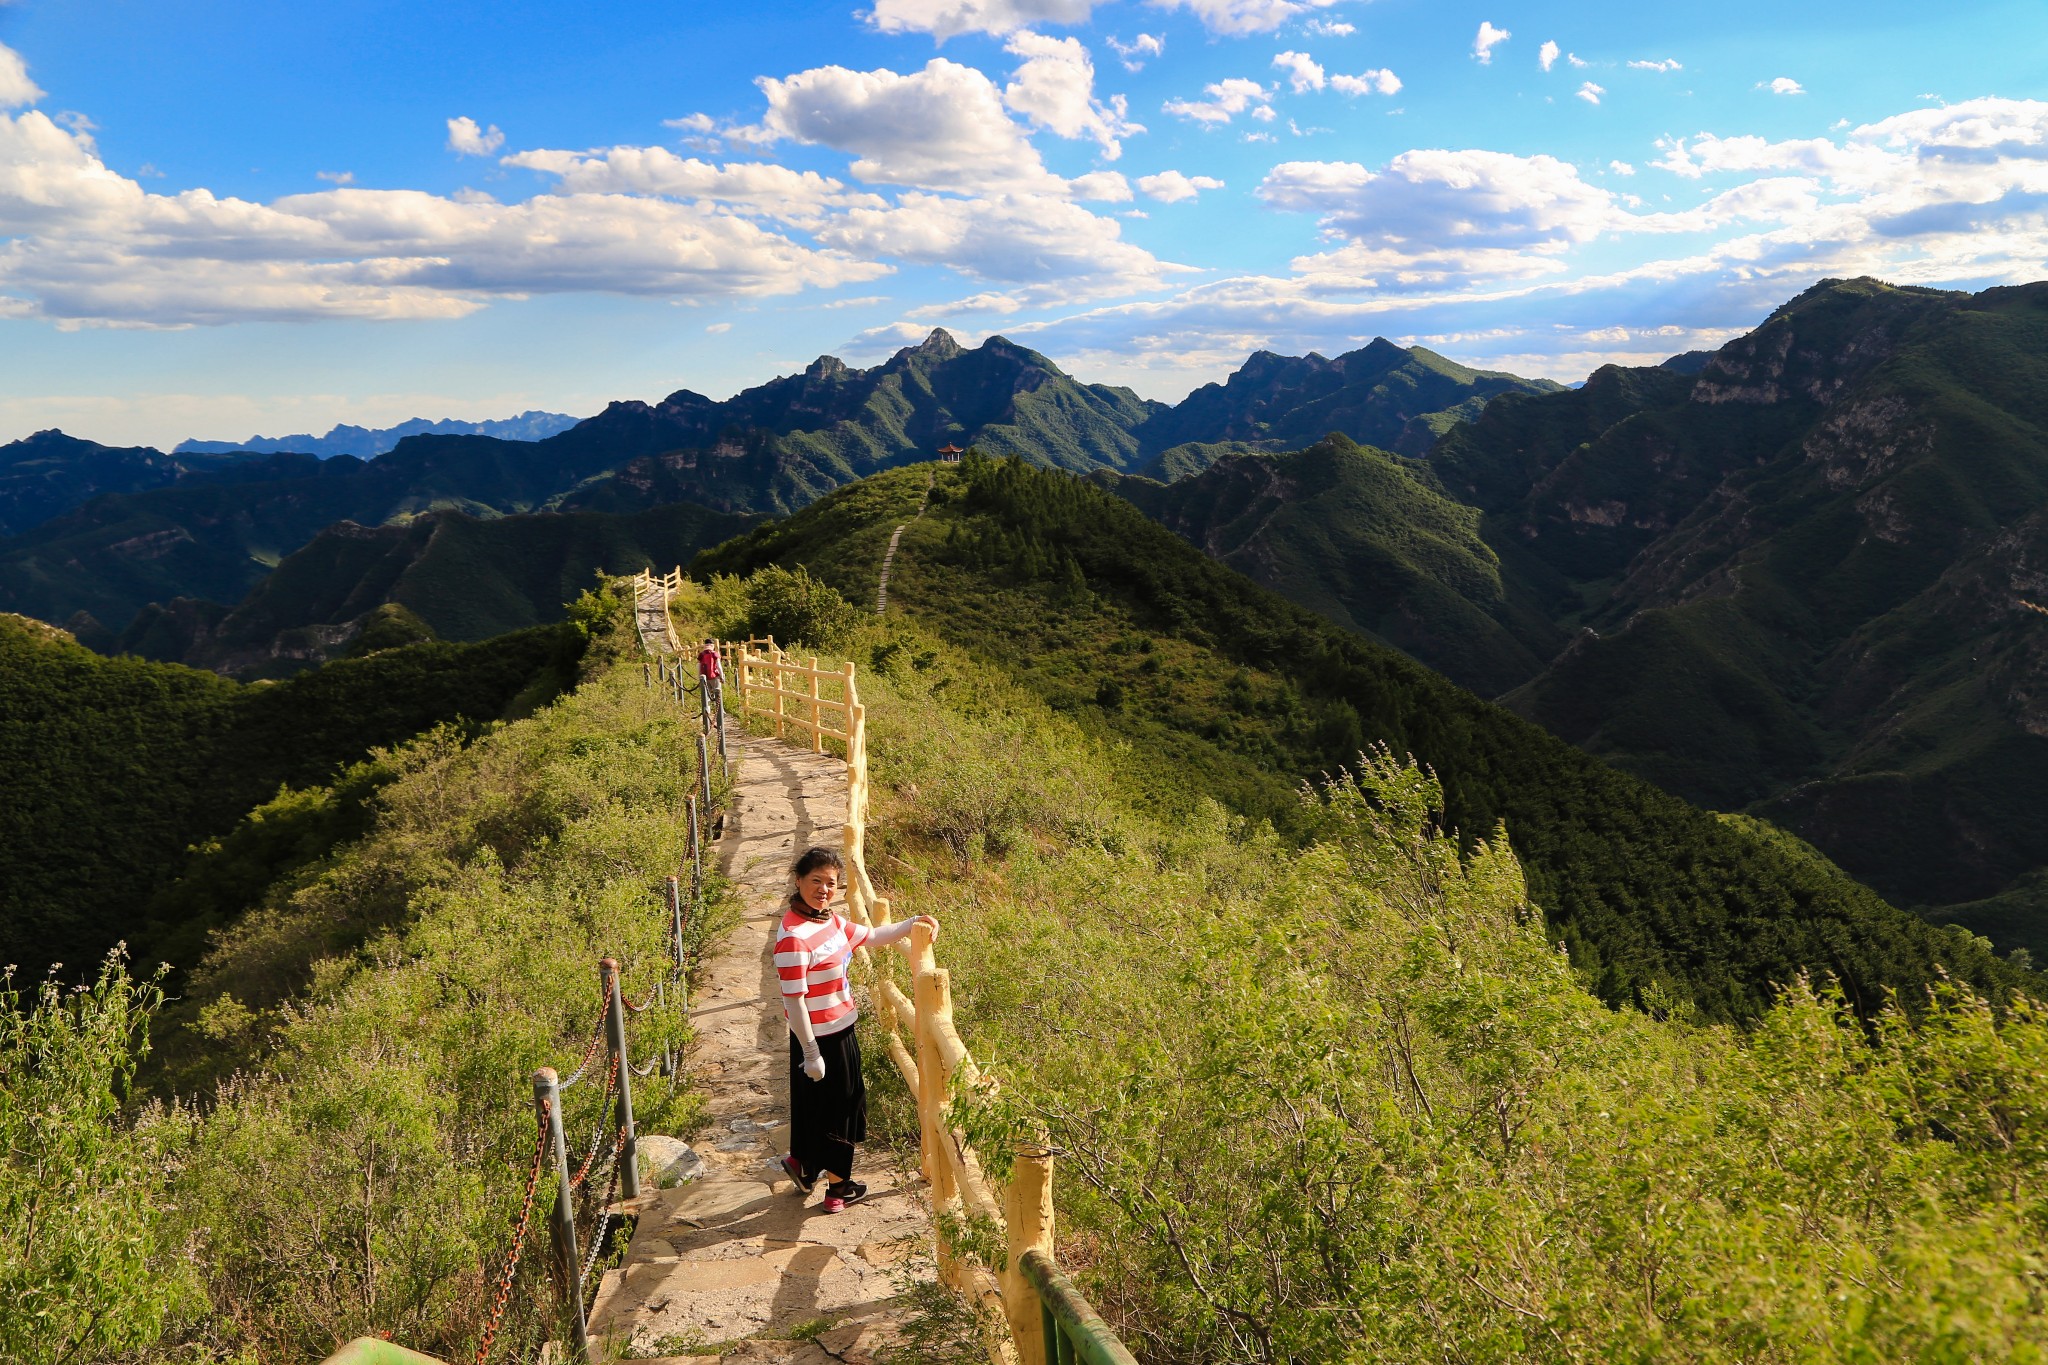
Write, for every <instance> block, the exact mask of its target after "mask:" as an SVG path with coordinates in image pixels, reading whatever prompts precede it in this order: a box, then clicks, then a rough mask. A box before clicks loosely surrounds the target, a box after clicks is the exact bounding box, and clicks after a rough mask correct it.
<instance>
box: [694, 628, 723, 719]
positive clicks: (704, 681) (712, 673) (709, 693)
mask: <svg viewBox="0 0 2048 1365" xmlns="http://www.w3.org/2000/svg"><path fill="white" fill-rule="evenodd" d="M697 685H698V686H700V687H702V688H703V689H704V695H705V696H706V697H708V698H709V699H710V708H709V709H711V710H719V711H722V710H724V709H725V670H724V669H723V668H721V667H719V663H718V641H716V640H706V641H705V642H704V648H702V649H700V650H698V651H697Z"/></svg>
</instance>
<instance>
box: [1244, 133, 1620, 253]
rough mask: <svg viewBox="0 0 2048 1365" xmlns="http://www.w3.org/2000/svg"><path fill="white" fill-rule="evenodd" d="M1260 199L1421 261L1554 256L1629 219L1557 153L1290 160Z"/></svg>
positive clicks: (1445, 153) (1260, 191) (1266, 184)
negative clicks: (1373, 166) (1448, 250)
mask: <svg viewBox="0 0 2048 1365" xmlns="http://www.w3.org/2000/svg"><path fill="white" fill-rule="evenodd" d="M1257 194H1258V197H1259V198H1260V199H1262V200H1264V201H1265V202H1266V203H1267V204H1269V205H1271V206H1272V207H1274V208H1276V209H1284V210H1289V211H1293V212H1305V213H1315V214H1318V215H1319V216H1320V218H1321V222H1322V226H1323V227H1324V228H1325V229H1326V230H1327V231H1330V232H1333V233H1337V234H1339V235H1342V236H1344V237H1347V238H1349V239H1351V240H1352V241H1353V242H1356V243H1361V244H1364V245H1367V246H1370V247H1373V248H1375V249H1383V250H1386V251H1390V252H1394V253H1397V254H1398V253H1403V252H1405V253H1408V254H1410V255H1418V256H1419V255H1423V254H1429V253H1436V252H1438V251H1439V250H1440V249H1441V248H1443V247H1445V246H1451V247H1456V248H1458V249H1461V250H1462V249H1467V248H1484V249H1489V250H1506V251H1509V252H1512V253H1527V252H1536V253H1544V254H1556V253H1559V252H1562V251H1563V250H1564V249H1565V248H1567V247H1569V246H1572V245H1575V244H1578V243H1581V242H1586V241H1590V240H1592V239H1593V238H1594V237H1596V236H1598V235H1599V234H1600V233H1601V232H1603V231H1606V230H1607V229H1609V228H1612V227H1615V226H1617V225H1619V224H1621V223H1622V222H1623V221H1624V216H1623V215H1622V214H1620V212H1619V210H1618V209H1617V208H1616V206H1615V203H1614V199H1613V196H1612V195H1610V194H1609V193H1608V192H1607V191H1606V190H1603V189H1600V188H1599V187H1597V186H1594V185H1589V184H1587V183H1586V182H1585V181H1583V180H1581V179H1580V178H1579V173H1578V170H1577V169H1576V168H1575V167H1573V166H1572V165H1570V164H1569V163H1568V162H1564V161H1560V160H1558V159H1557V158H1556V157H1551V156H1527V157H1525V156H1514V155H1511V154H1509V153H1506V152H1490V151H1412V152H1403V153H1401V154H1400V155H1399V156H1396V157H1395V158H1393V159H1392V160H1391V161H1389V162H1388V163H1387V165H1386V167H1385V169H1383V170H1380V171H1371V170H1368V169H1366V168H1365V167H1364V166H1362V165H1359V164H1358V163H1357V162H1353V161H1289V162H1283V163H1282V164H1280V165H1278V166H1275V167H1274V168H1273V169H1272V170H1271V171H1269V172H1267V174H1266V178H1265V180H1264V181H1263V182H1262V183H1261V184H1260V185H1259V188H1258V190H1257Z"/></svg>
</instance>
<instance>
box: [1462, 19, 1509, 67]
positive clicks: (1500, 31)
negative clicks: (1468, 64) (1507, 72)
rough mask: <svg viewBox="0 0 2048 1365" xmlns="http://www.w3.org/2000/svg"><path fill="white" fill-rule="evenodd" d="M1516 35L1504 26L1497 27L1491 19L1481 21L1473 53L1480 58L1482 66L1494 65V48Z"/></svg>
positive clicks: (1473, 45) (1473, 41)
mask: <svg viewBox="0 0 2048 1365" xmlns="http://www.w3.org/2000/svg"><path fill="white" fill-rule="evenodd" d="M1514 36H1515V35H1514V34H1512V33H1510V32H1508V31H1507V30H1506V29H1504V28H1495V27H1494V26H1493V21H1492V20H1491V19H1481V20H1480V21H1479V34H1478V36H1477V37H1475V38H1473V40H1472V55H1473V56H1474V57H1477V58H1478V59H1479V64H1480V65H1481V66H1491V65H1493V50H1494V49H1495V48H1497V47H1499V46H1500V45H1501V44H1502V43H1504V42H1506V41H1507V40H1508V39H1510V38H1512V37H1514Z"/></svg>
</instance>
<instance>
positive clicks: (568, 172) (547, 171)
mask: <svg viewBox="0 0 2048 1365" xmlns="http://www.w3.org/2000/svg"><path fill="white" fill-rule="evenodd" d="M502 162H503V164H504V165H507V166H518V167H521V168H524V169H526V170H531V171H539V172H541V173H542V174H544V175H552V176H555V177H557V178H558V180H559V182H560V188H561V190H562V191H563V192H565V193H569V194H649V195H661V196H664V197H667V198H671V199H709V200H717V201H718V202H720V203H722V204H726V205H729V206H731V207H733V208H736V209H738V210H740V211H741V212H743V213H750V214H756V215H760V216H763V217H768V218H776V219H780V220H782V221H784V222H790V223H802V224H811V223H816V222H819V221H821V219H822V218H823V215H824V214H825V212H826V211H827V210H828V209H834V208H849V207H853V206H855V205H863V204H864V205H879V204H881V203H882V202H883V200H882V199H881V198H879V197H878V196H876V195H873V194H867V193H863V192H861V191H858V190H849V189H848V188H847V187H846V186H845V185H844V184H842V183H840V182H839V181H837V180H834V179H832V178H830V177H829V176H823V175H820V174H818V173H817V172H816V171H793V170H791V169H790V168H789V167H787V166H777V165H774V164H772V163H769V162H758V161H751V162H749V161H742V162H728V163H727V164H725V165H722V166H720V165H714V164H713V163H711V162H708V161H702V160H699V159H698V158H696V157H681V156H677V155H676V154H675V153H674V152H671V151H669V150H668V149H667V148H666V147H608V148H603V149H600V150H597V151H589V152H565V151H551V150H548V149H546V148H536V149H534V150H532V151H525V152H514V153H513V154H512V155H510V156H507V157H504V158H502Z"/></svg>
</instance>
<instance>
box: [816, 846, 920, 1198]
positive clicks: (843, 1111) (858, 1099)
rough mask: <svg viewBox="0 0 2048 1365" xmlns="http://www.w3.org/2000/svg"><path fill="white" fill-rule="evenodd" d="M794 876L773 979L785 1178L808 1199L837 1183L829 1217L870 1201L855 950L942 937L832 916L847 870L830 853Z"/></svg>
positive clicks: (908, 924) (908, 925) (910, 924)
mask: <svg viewBox="0 0 2048 1365" xmlns="http://www.w3.org/2000/svg"><path fill="white" fill-rule="evenodd" d="M793 873H794V875H795V878H796V889H795V890H794V891H793V892H791V894H790V897H789V905H788V906H787V908H786V909H785V910H784V912H783V916H782V924H781V926H780V927H779V928H778V929H777V931H776V937H775V974H776V976H777V977H779V978H780V979H781V982H782V1017H783V1018H784V1019H785V1020H786V1021H787V1022H788V1024H789V1146H790V1150H789V1152H788V1153H787V1154H786V1155H784V1157H783V1158H782V1169H783V1170H784V1171H785V1172H787V1173H788V1175H789V1178H790V1179H791V1180H793V1181H795V1182H796V1187H797V1189H798V1191H800V1192H801V1193H804V1194H809V1193H810V1192H811V1186H812V1185H814V1184H816V1183H817V1182H818V1180H819V1178H820V1177H822V1176H829V1177H831V1179H830V1181H829V1182H828V1183H827V1184H826V1186H825V1212H827V1213H838V1212H840V1211H841V1210H843V1209H844V1208H845V1207H846V1206H847V1205H848V1204H852V1203H855V1202H857V1201H858V1200H860V1199H861V1198H863V1197H864V1196H865V1195H866V1194H867V1192H868V1187H867V1186H865V1185H863V1184H861V1183H860V1182H859V1181H858V1180H855V1179H854V1178H853V1145H854V1144H855V1143H856V1142H862V1141H865V1140H866V1138H867V1135H868V1095H867V1086H866V1085H865V1083H864V1082H863V1081H862V1079H861V1072H860V1044H859V1042H858V1041H856V1039H855V1038H854V1033H853V1025H854V1021H855V1020H856V1019H858V1018H859V1017H860V1012H859V1010H858V1009H856V1008H855V1006H854V1003H853V991H852V989H851V985H850V983H849V982H848V980H847V976H846V969H847V966H848V964H849V963H851V962H852V960H853V954H854V952H855V950H856V949H859V948H860V947H862V946H863V945H866V944H873V945H875V946H876V947H886V946H888V945H889V944H892V943H896V942H899V941H901V940H903V939H906V938H908V937H909V936H910V931H911V929H912V928H914V927H915V926H917V925H919V924H927V925H930V926H931V931H932V935H933V936H934V937H937V935H938V932H939V922H938V921H937V920H935V919H933V918H932V917H931V916H930V915H919V916H917V917H916V918H915V919H907V920H902V921H899V922H898V923H895V924H887V925H883V926H882V927H881V928H878V929H871V928H868V927H867V926H866V925H861V924H855V923H853V922H852V921H851V920H849V919H847V918H846V917H845V916H844V915H836V914H834V913H832V900H833V898H834V897H835V896H837V895H838V894H839V888H840V884H841V883H842V881H843V880H844V879H845V875H846V865H845V864H844V863H843V862H841V861H840V858H839V855H838V854H837V853H834V852H833V851H832V850H831V849H829V848H811V849H806V850H805V851H804V855H803V856H802V857H801V858H799V859H797V863H796V867H795V868H794V869H793Z"/></svg>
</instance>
